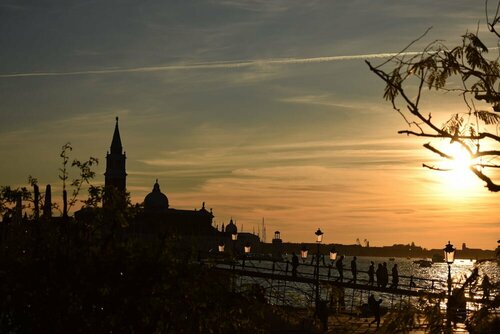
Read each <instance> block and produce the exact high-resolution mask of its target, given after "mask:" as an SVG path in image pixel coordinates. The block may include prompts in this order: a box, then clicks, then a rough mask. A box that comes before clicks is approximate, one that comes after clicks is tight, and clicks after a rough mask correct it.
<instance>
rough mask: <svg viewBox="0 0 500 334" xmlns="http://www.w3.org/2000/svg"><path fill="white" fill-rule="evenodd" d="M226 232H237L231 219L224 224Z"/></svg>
mask: <svg viewBox="0 0 500 334" xmlns="http://www.w3.org/2000/svg"><path fill="white" fill-rule="evenodd" d="M226 233H227V234H237V233H238V228H237V227H236V225H235V224H234V223H233V220H232V219H231V220H230V221H229V224H227V226H226Z"/></svg>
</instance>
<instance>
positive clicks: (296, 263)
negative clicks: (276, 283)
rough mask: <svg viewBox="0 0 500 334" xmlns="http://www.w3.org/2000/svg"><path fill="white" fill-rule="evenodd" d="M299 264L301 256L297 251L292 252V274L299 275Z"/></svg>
mask: <svg viewBox="0 0 500 334" xmlns="http://www.w3.org/2000/svg"><path fill="white" fill-rule="evenodd" d="M298 266H299V257H298V256H297V254H295V252H293V253H292V276H293V277H296V276H297V267H298Z"/></svg>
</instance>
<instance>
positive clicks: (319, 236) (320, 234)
mask: <svg viewBox="0 0 500 334" xmlns="http://www.w3.org/2000/svg"><path fill="white" fill-rule="evenodd" d="M314 234H316V242H317V243H318V244H320V243H321V241H323V232H321V230H320V229H319V227H318V230H317V231H316V233H314Z"/></svg>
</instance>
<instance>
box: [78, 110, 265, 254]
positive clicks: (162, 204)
mask: <svg viewBox="0 0 500 334" xmlns="http://www.w3.org/2000/svg"><path fill="white" fill-rule="evenodd" d="M104 176H105V181H104V184H105V188H108V189H109V188H110V187H113V188H114V190H115V191H116V193H117V194H119V196H122V197H123V200H125V198H126V196H127V182H126V178H127V172H126V154H125V152H124V151H123V146H122V141H121V137H120V129H119V126H118V117H117V118H116V123H115V129H114V133H113V139H112V141H111V147H110V150H109V151H108V152H107V154H106V172H105V173H104ZM105 205H106V203H104V206H105ZM78 216H79V215H75V217H77V219H78ZM89 218H90V217H89ZM213 219H214V215H213V213H212V209H210V211H208V210H207V209H206V208H205V202H203V203H202V205H201V208H200V209H194V210H182V209H175V208H172V207H170V205H169V200H168V197H167V195H166V194H164V193H162V192H161V190H160V184H159V182H158V179H156V181H155V183H154V184H153V189H152V191H151V192H150V193H149V194H147V195H146V197H145V198H144V202H143V205H142V207H141V206H138V212H137V214H136V215H135V217H134V219H133V221H131V222H129V224H130V232H131V233H134V234H140V235H145V236H153V235H160V234H161V235H163V234H165V233H167V234H170V235H182V236H191V237H195V238H197V239H198V241H197V242H198V243H199V246H200V245H201V244H203V245H205V246H206V247H207V249H213V248H215V246H216V245H217V244H218V243H220V242H221V240H230V238H231V234H233V233H237V232H238V229H237V227H236V225H235V224H234V223H233V220H232V219H231V221H230V223H229V224H228V225H227V227H226V228H224V227H222V230H221V231H218V229H217V228H215V227H213ZM238 239H239V240H238V244H241V245H243V244H256V243H259V242H260V240H259V237H258V236H255V235H253V234H251V233H242V232H240V233H239V238H238Z"/></svg>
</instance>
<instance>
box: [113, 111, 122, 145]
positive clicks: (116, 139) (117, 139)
mask: <svg viewBox="0 0 500 334" xmlns="http://www.w3.org/2000/svg"><path fill="white" fill-rule="evenodd" d="M113 153H118V154H122V140H121V139H120V130H119V129H118V117H116V125H115V132H114V133H113V141H112V142H111V154H113Z"/></svg>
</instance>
